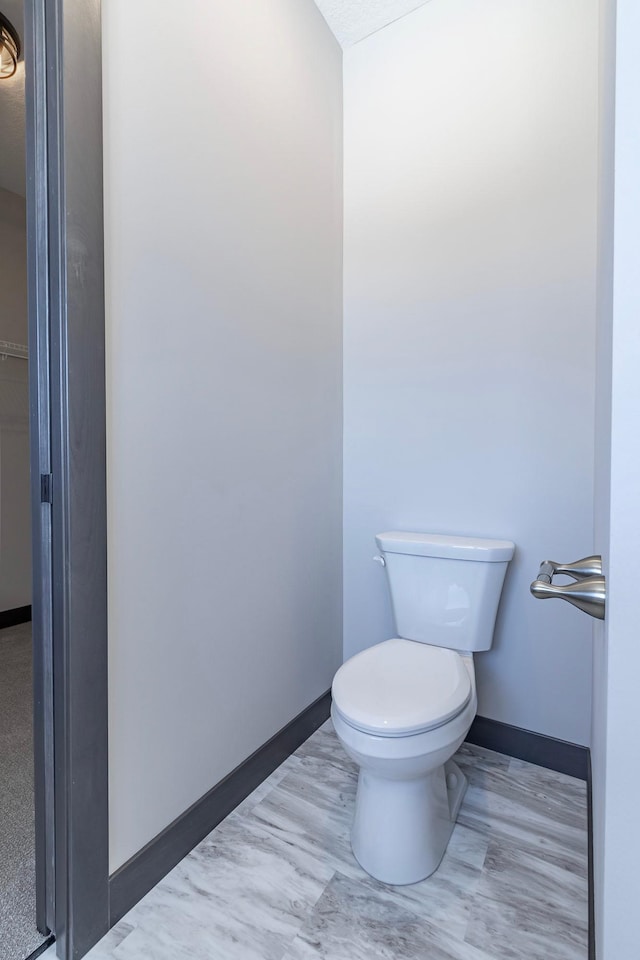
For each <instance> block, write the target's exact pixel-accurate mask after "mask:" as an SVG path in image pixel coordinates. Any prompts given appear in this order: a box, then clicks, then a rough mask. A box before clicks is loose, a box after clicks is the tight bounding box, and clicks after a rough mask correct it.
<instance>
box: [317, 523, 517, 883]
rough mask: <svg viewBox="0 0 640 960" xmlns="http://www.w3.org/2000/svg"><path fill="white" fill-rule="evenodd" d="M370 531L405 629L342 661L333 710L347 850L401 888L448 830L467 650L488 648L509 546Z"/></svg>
mask: <svg viewBox="0 0 640 960" xmlns="http://www.w3.org/2000/svg"><path fill="white" fill-rule="evenodd" d="M376 540H377V543H378V546H379V548H380V550H381V554H382V557H381V559H382V560H383V563H384V565H385V567H386V570H387V574H388V579H389V586H390V589H391V594H392V599H393V606H394V613H395V618H396V626H397V627H398V628H399V630H400V632H401V634H402V635H401V636H399V637H395V638H393V639H391V640H385V641H384V642H383V643H379V644H376V645H375V646H372V647H369V648H367V649H365V650H363V651H362V652H360V653H358V654H356V655H355V656H354V657H351V658H350V659H349V660H347V661H346V662H345V663H344V664H343V665H342V667H341V668H340V669H339V670H338V672H337V673H336V676H335V678H334V681H333V686H332V695H333V703H332V708H331V715H332V719H333V723H334V727H335V731H336V734H337V736H338V738H339V740H340V741H341V743H342V746H343V747H344V749H345V751H346V753H347V754H348V755H349V756H350V757H351V759H352V760H354V762H355V763H356V764H358V766H359V767H360V772H359V778H358V790H357V795H356V807H355V814H354V821H353V827H352V831H351V846H352V850H353V853H354V856H355V858H356V860H357V861H358V862H359V863H360V865H361V866H362V867H363V868H364V869H365V870H366V871H367V872H368V873H369V874H371V875H372V876H373V877H375V878H376V879H378V880H380V881H382V882H383V883H389V884H394V885H396V884H397V885H400V884H410V883H417V882H418V881H420V880H423V879H425V878H426V877H428V876H429V875H430V874H432V873H433V872H434V871H435V870H436V869H437V867H438V865H439V863H440V861H441V859H442V857H443V855H444V852H445V850H446V848H447V844H448V842H449V838H450V836H451V833H452V831H453V827H454V825H455V821H456V817H457V815H458V811H459V809H460V805H461V803H462V800H463V797H464V793H465V790H466V786H467V784H466V779H465V777H464V775H463V774H462V772H461V771H460V769H459V768H458V767H457V765H456V764H455V762H454V761H453V760H452V757H453V754H454V753H455V752H456V750H457V749H458V748H459V746H460V744H461V743H462V742H463V741H464V739H465V737H466V735H467V733H468V732H469V728H470V727H471V724H472V722H473V718H474V717H475V714H476V709H477V698H476V684H475V670H474V662H473V651H477V650H486V649H489V647H490V646H491V643H492V640H493V630H494V624H495V617H496V613H497V608H498V603H499V600H500V594H501V590H502V584H503V581H504V576H505V573H506V568H507V565H508V562H509V560H510V559H511V556H512V555H513V550H514V546H513V544H512V543H511V542H510V541H501V540H478V539H475V538H461V537H444V536H442V535H429V534H408V533H397V532H394V533H389V534H379V535H378V536H377V537H376ZM398 561H400V562H398ZM408 634H411V635H412V636H409V635H408ZM430 640H431V641H432V642H430Z"/></svg>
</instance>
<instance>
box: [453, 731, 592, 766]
mask: <svg viewBox="0 0 640 960" xmlns="http://www.w3.org/2000/svg"><path fill="white" fill-rule="evenodd" d="M467 740H468V742H469V743H474V744H475V745H476V746H478V747H486V748H487V750H495V751H496V752H497V753H504V754H506V755H507V756H508V757H516V758H517V759H518V760H527V761H528V762H529V763H536V764H537V765H538V766H539V767H547V769H548V770H557V771H558V773H566V774H567V775H568V776H570V777H577V778H578V779H579V780H588V779H589V748H588V747H581V746H580V745H579V744H577V743H568V742H567V741H566V740H556V739H555V737H546V736H545V735H544V734H542V733H533V731H531V730H522V729H521V728H520V727H512V726H511V725H510V724H508V723H500V722H499V721H498V720H489V719H488V718H487V717H476V718H475V720H474V721H473V724H472V726H471V730H470V731H469V734H468V736H467Z"/></svg>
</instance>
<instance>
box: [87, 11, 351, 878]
mask: <svg viewBox="0 0 640 960" xmlns="http://www.w3.org/2000/svg"><path fill="white" fill-rule="evenodd" d="M103 16H104V70H105V74H104V76H105V80H104V94H105V164H106V170H105V187H106V254H107V318H108V319H107V324H108V373H107V381H108V519H109V659H110V667H109V691H110V770H109V776H110V830H111V868H112V869H115V868H116V867H118V866H119V865H120V864H122V863H123V862H124V861H125V860H126V859H127V858H128V857H130V856H131V855H132V854H133V853H135V852H136V851H137V850H138V849H139V848H140V847H141V846H142V845H143V844H145V843H146V842H147V841H148V840H150V839H151V838H152V837H153V836H154V835H155V834H157V833H158V832H159V831H160V830H162V829H163V828H164V827H165V826H167V824H168V823H169V822H170V821H172V820H173V819H174V818H175V817H176V816H177V815H179V814H180V813H181V812H182V811H184V810H185V809H186V808H187V807H188V806H189V805H190V804H191V803H193V802H194V801H195V800H197V799H198V798H199V797H200V796H201V795H202V794H204V793H205V792H206V791H207V790H209V789H210V788H211V787H212V786H213V785H214V784H215V783H216V782H218V781H219V780H220V779H221V778H222V777H224V776H225V775H226V774H227V773H229V772H230V771H231V770H232V769H233V768H234V767H235V766H236V765H237V764H238V763H240V762H241V761H242V760H244V759H245V758H246V757H247V756H248V755H249V754H250V753H251V752H252V751H253V750H255V749H256V748H257V747H259V746H260V745H261V744H263V743H264V742H265V741H266V740H268V739H269V737H271V736H272V734H274V733H276V732H277V731H278V730H279V729H280V728H281V727H282V726H283V725H285V724H286V723H287V722H288V721H289V720H291V719H292V718H293V717H294V716H295V715H296V714H297V713H299V712H300V711H301V710H303V709H304V708H305V707H306V706H307V705H309V704H310V703H311V702H312V701H313V700H314V699H316V698H317V697H318V696H320V695H321V694H322V693H323V692H324V691H326V690H327V689H328V687H329V686H330V684H331V679H332V675H333V672H334V670H335V669H336V667H337V666H338V664H339V662H340V656H341V644H342V629H341V628H342V624H341V614H342V609H341V604H342V599H341V577H342V570H341V510H342V502H341V480H342V476H341V453H342V450H341V431H342V414H341V349H342V344H341V321H342V248H341V241H342V69H341V68H342V58H341V51H340V48H339V47H338V45H337V43H336V41H335V40H334V38H333V37H332V35H331V34H330V32H329V30H328V28H327V26H326V24H325V22H324V20H323V19H322V17H321V15H320V13H319V11H318V10H317V8H316V7H315V5H314V3H313V0H269V2H268V3H264V4H261V3H260V4H256V3H255V2H254V0H220V2H217V3H215V4H212V3H209V2H206V0H192V2H190V3H188V4H181V5H180V7H179V10H178V9H177V8H176V5H175V3H169V2H167V0H137V2H136V3H134V4H132V3H130V2H129V0H105V2H103Z"/></svg>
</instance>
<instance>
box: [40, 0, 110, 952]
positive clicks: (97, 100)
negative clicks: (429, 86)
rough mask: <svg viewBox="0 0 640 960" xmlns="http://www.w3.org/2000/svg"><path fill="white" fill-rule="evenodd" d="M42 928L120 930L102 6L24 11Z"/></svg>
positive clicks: (71, 941)
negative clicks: (112, 713)
mask: <svg viewBox="0 0 640 960" xmlns="http://www.w3.org/2000/svg"><path fill="white" fill-rule="evenodd" d="M24 40H25V61H26V113H27V222H28V232H27V237H28V248H29V253H28V273H29V337H30V339H29V346H30V360H31V364H30V407H31V415H30V416H31V464H32V518H33V571H34V572H33V584H34V591H33V627H34V692H35V697H34V741H35V792H36V863H37V878H38V879H37V897H38V925H39V927H40V929H41V930H43V931H44V930H50V931H52V932H53V933H54V934H55V937H56V940H57V953H58V956H59V957H63V958H65V960H71V958H76V957H81V956H82V955H83V954H84V953H86V952H87V950H88V949H90V947H91V946H93V944H94V943H96V942H97V940H99V939H100V937H102V936H103V935H104V934H105V933H106V932H107V930H108V928H109V846H108V739H107V734H108V715H107V706H108V702H107V525H106V399H105V325H104V230H103V201H102V66H101V42H102V40H101V4H100V0H25V37H24Z"/></svg>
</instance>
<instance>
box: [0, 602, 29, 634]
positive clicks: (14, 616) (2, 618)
mask: <svg viewBox="0 0 640 960" xmlns="http://www.w3.org/2000/svg"><path fill="white" fill-rule="evenodd" d="M30 620H31V606H28V607H14V608H13V610H0V630H4V629H5V627H17V626H18V624H19V623H29V621H30Z"/></svg>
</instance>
